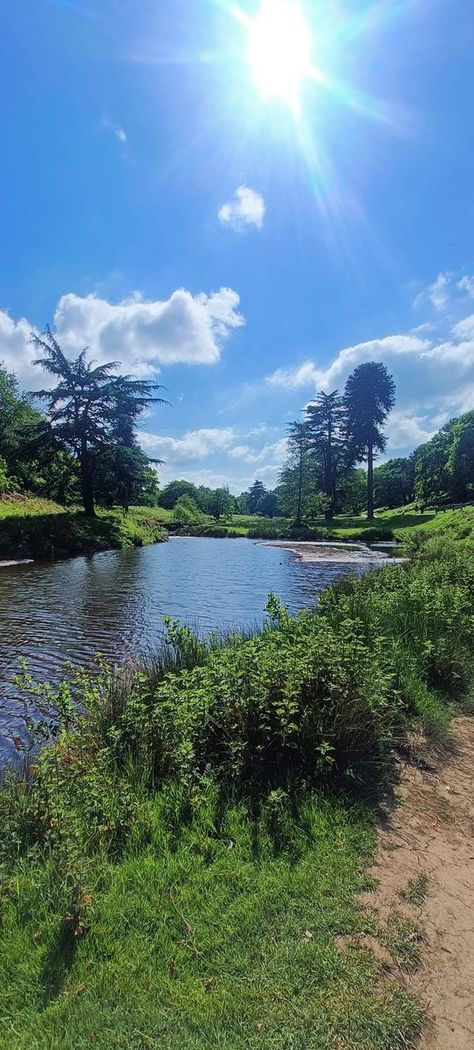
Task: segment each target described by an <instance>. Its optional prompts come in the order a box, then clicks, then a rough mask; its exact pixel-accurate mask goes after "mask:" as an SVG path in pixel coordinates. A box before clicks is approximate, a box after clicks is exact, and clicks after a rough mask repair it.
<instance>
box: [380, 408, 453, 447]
mask: <svg viewBox="0 0 474 1050" xmlns="http://www.w3.org/2000/svg"><path fill="white" fill-rule="evenodd" d="M445 421H446V420H445V419H443V422H445ZM440 425H442V424H439V425H436V424H435V423H434V421H433V420H431V421H430V420H429V419H428V417H427V416H416V415H411V414H410V415H407V414H406V413H404V412H397V411H394V412H392V413H391V415H390V416H389V418H388V421H387V428H386V434H387V438H388V444H389V446H390V449H391V451H392V453H396V452H397V450H398V449H407V448H411V449H413V448H417V446H418V445H423V444H424V443H425V442H426V441H429V440H430V438H432V437H433V434H435V433H436V431H437V430H438V429H439V426H440Z"/></svg>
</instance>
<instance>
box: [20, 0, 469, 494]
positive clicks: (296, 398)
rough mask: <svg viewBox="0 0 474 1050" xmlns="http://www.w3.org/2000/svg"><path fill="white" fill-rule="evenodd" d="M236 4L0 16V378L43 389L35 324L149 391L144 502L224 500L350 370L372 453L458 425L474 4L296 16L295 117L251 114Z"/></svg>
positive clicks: (279, 111)
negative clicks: (156, 461)
mask: <svg viewBox="0 0 474 1050" xmlns="http://www.w3.org/2000/svg"><path fill="white" fill-rule="evenodd" d="M260 2H261V0H240V3H237V2H236V3H234V2H232V3H231V2H225V0H15V2H14V3H13V2H10V3H4V4H3V5H2V6H1V9H0V93H1V98H2V117H1V141H2V149H1V156H0V210H1V227H0V228H1V245H2V251H1V270H0V360H3V361H5V362H6V364H7V365H8V367H10V368H12V369H14V370H15V371H17V373H18V374H19V376H20V378H21V381H22V383H23V385H24V386H25V387H26V388H28V389H31V388H34V386H35V385H41V382H40V380H39V376H38V374H37V370H35V369H34V368H33V367H32V365H31V356H32V353H31V348H30V347H29V346H28V342H27V339H28V334H29V332H30V331H31V330H32V329H33V328H34V329H37V330H38V329H42V328H43V327H44V325H45V324H46V322H48V321H49V322H51V324H52V325H53V326H55V328H56V331H57V335H58V338H59V339H60V340H61V342H62V343H63V344H64V347H65V349H66V350H67V351H68V352H71V353H72V352H74V351H77V350H79V349H80V348H81V347H82V345H84V344H85V343H87V344H88V345H90V347H91V353H92V356H93V357H94V358H95V359H97V360H110V359H118V360H120V361H121V362H122V370H124V371H134V372H136V373H138V374H142V375H143V374H146V375H156V376H157V377H158V379H159V381H160V382H162V383H163V384H165V385H166V387H167V388H168V390H169V399H170V401H171V402H172V406H173V407H171V408H162V409H160V410H159V411H157V412H156V413H154V414H153V415H152V416H150V417H149V418H147V419H145V420H143V423H142V427H141V430H142V443H143V446H144V448H145V449H146V450H147V451H149V452H150V454H153V455H159V456H160V457H161V458H163V459H164V460H165V461H166V464H165V466H164V467H163V468H162V470H161V475H162V478H163V480H164V481H166V480H169V479H170V478H171V477H177V476H180V477H182V476H184V477H189V478H191V479H192V480H196V481H197V482H202V483H205V484H207V483H209V484H221V483H229V484H230V486H231V488H232V490H233V491H240V490H241V489H242V488H244V487H246V486H247V485H248V484H249V483H251V482H252V480H253V479H254V478H255V477H260V478H262V480H263V481H264V482H265V483H266V484H267V485H269V486H271V485H273V484H274V483H275V481H276V479H277V474H278V468H279V466H280V464H281V461H282V457H283V456H284V451H285V449H284V432H285V424H286V423H287V422H288V421H289V420H291V419H293V418H296V417H297V415H298V412H299V411H300V410H301V409H302V407H303V406H304V405H305V404H306V403H307V401H308V400H310V399H311V397H312V396H314V393H315V391H316V390H318V389H333V388H334V387H336V386H343V384H344V381H345V378H346V376H347V374H348V372H349V371H351V369H352V368H353V367H354V365H355V364H357V363H359V362H360V361H362V360H372V359H375V360H383V361H385V362H386V364H387V365H388V367H389V368H390V370H391V371H392V372H393V374H394V376H395V379H396V382H397V387H398V402H397V406H396V410H395V412H394V413H393V415H392V419H391V421H390V424H389V430H388V433H389V442H390V446H389V447H390V452H391V453H392V454H397V455H398V454H402V453H404V452H407V451H410V450H411V449H412V448H413V447H414V446H415V445H416V444H419V443H420V442H421V441H423V440H426V438H427V437H428V436H430V434H431V433H433V432H434V430H436V429H437V428H438V427H439V425H440V424H442V423H443V422H445V421H446V420H447V419H448V418H450V417H451V416H453V415H456V414H458V413H459V412H461V411H463V410H466V409H468V408H472V407H473V406H474V236H473V234H474V171H473V168H474V148H473V147H474V141H473V139H474V121H473V118H472V98H473V97H474V63H473V61H472V55H473V45H474V7H473V4H472V0H378V2H375V3H372V4H369V3H365V2H364V3H361V0H340V2H339V0H307V2H306V3H304V2H302V3H301V5H300V7H301V9H302V12H303V14H304V17H305V19H306V22H307V26H308V30H309V32H310V35H311V54H312V61H313V63H314V69H316V70H317V71H318V76H317V77H308V78H306V79H305V80H304V82H303V84H302V91H301V98H300V110H299V112H298V113H294V112H293V111H292V110H291V108H290V107H289V106H288V105H286V104H285V102H283V101H282V100H279V99H274V98H270V99H268V98H263V97H262V95H261V94H260V93H259V91H258V90H257V85H256V83H255V77H254V75H253V74H252V70H251V68H250V66H249V62H248V35H249V34H248V28H247V27H248V25H250V24H252V23H251V22H248V21H247V23H246V21H245V19H246V18H247V19H254V18H255V17H257V16H258V10H259V8H260ZM237 6H238V7H239V11H240V17H236V13H235V8H236V7H237Z"/></svg>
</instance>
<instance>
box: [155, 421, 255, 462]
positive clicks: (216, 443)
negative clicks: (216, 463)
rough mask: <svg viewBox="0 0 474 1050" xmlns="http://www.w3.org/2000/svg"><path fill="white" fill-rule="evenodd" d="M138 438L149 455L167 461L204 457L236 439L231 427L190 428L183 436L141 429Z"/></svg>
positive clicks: (186, 460)
mask: <svg viewBox="0 0 474 1050" xmlns="http://www.w3.org/2000/svg"><path fill="white" fill-rule="evenodd" d="M138 439H139V441H140V444H141V446H142V448H143V449H144V450H145V452H146V453H147V454H148V455H149V456H153V457H156V458H157V459H163V460H165V462H166V463H186V462H194V461H195V460H199V459H204V458H205V457H206V456H209V455H211V454H212V453H214V452H216V451H219V450H222V449H227V448H229V446H230V445H232V444H233V442H234V441H235V439H236V434H235V431H234V430H233V429H232V428H231V427H223V428H221V429H219V428H218V427H209V428H205V429H202V430H189V431H187V432H186V433H185V434H183V435H182V436H181V437H178V438H174V437H166V436H164V435H162V434H149V433H148V432H147V431H140V432H139V434H138Z"/></svg>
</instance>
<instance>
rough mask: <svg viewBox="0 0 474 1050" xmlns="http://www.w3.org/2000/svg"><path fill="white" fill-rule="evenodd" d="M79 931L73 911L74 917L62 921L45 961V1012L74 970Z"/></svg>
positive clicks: (43, 982) (42, 979)
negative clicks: (77, 933)
mask: <svg viewBox="0 0 474 1050" xmlns="http://www.w3.org/2000/svg"><path fill="white" fill-rule="evenodd" d="M77 929H78V926H77V923H75V922H74V909H73V914H72V917H71V918H70V917H69V916H68V917H67V919H66V918H64V919H63V920H62V922H61V927H60V930H59V932H58V934H57V936H56V938H55V940H54V942H53V944H52V946H51V948H50V950H49V952H48V954H47V956H46V959H45V963H44V967H43V973H42V976H41V983H42V985H43V999H42V1006H43V1009H44V1010H46V1009H47V1007H48V1006H49V1004H50V1003H51V1002H53V1000H54V999H57V997H58V995H60V993H61V990H62V987H63V984H64V982H65V980H66V978H67V976H68V974H69V972H70V970H71V969H72V966H73V963H74V958H75V954H76V950H77V943H78V938H77V936H76V932H77Z"/></svg>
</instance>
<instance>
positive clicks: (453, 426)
mask: <svg viewBox="0 0 474 1050" xmlns="http://www.w3.org/2000/svg"><path fill="white" fill-rule="evenodd" d="M414 461H415V496H416V499H417V500H420V501H423V502H424V503H426V504H429V503H436V504H438V503H446V502H449V501H453V502H465V501H466V500H468V499H472V496H473V493H474V412H467V413H466V414H465V415H463V416H460V417H459V419H452V420H451V421H450V422H449V423H446V425H445V426H444V427H442V429H441V430H440V431H439V432H438V433H437V434H435V435H434V437H433V438H432V439H431V441H428V442H427V443H426V444H425V445H420V447H419V448H418V449H416V451H415V453H414Z"/></svg>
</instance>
